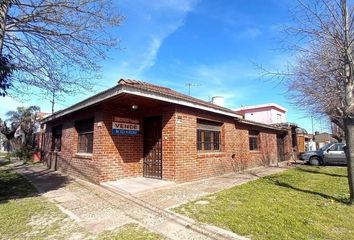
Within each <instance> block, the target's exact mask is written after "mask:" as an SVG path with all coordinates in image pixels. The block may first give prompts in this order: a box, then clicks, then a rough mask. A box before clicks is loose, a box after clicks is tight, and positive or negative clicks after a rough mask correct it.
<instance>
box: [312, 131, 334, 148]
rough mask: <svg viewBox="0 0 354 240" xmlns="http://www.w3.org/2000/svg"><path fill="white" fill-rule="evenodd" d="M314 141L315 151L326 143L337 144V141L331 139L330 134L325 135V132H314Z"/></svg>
mask: <svg viewBox="0 0 354 240" xmlns="http://www.w3.org/2000/svg"><path fill="white" fill-rule="evenodd" d="M314 139H315V142H316V146H317V149H319V148H321V147H322V146H324V145H326V144H327V143H331V142H338V140H337V139H335V138H334V137H332V135H331V134H330V133H326V132H325V133H319V132H315V136H314Z"/></svg>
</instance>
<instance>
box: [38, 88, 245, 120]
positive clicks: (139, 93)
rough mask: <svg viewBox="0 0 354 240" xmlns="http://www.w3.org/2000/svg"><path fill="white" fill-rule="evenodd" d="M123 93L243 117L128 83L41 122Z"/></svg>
mask: <svg viewBox="0 0 354 240" xmlns="http://www.w3.org/2000/svg"><path fill="white" fill-rule="evenodd" d="M123 93H126V94H131V95H135V96H141V97H146V98H150V99H155V100H159V101H164V102H168V103H173V104H178V105H182V106H186V107H191V108H196V109H200V110H204V111H208V112H212V113H217V114H221V115H225V116H229V117H233V118H242V116H241V115H238V114H236V113H232V112H228V111H223V110H220V109H216V108H212V107H208V106H203V105H201V104H197V103H193V102H190V101H186V100H183V99H180V98H177V97H171V96H167V95H164V94H161V93H156V92H153V91H149V90H142V89H137V88H134V87H130V86H127V85H122V86H118V87H114V88H111V89H108V90H107V91H105V92H102V93H100V94H98V95H95V96H93V97H91V98H88V99H86V100H84V101H81V102H79V103H77V104H75V105H73V106H71V107H69V108H66V109H64V110H61V111H59V112H57V113H54V114H52V115H50V116H48V117H46V118H44V119H43V120H42V121H41V123H42V124H43V123H46V122H49V121H52V120H55V119H58V118H60V117H63V116H65V115H68V114H70V113H73V112H76V111H78V110H81V109H84V108H87V107H90V106H92V105H94V104H98V103H100V102H102V101H104V100H108V99H109V98H112V97H115V96H118V95H120V94H123Z"/></svg>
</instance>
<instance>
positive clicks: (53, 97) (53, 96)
mask: <svg viewBox="0 0 354 240" xmlns="http://www.w3.org/2000/svg"><path fill="white" fill-rule="evenodd" d="M50 102H51V103H52V114H53V113H54V105H55V91H53V92H52V100H50Z"/></svg>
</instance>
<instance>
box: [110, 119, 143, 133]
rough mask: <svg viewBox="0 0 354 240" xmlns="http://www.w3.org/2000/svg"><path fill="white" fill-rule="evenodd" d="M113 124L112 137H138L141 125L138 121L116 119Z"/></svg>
mask: <svg viewBox="0 0 354 240" xmlns="http://www.w3.org/2000/svg"><path fill="white" fill-rule="evenodd" d="M113 120H114V121H113V122H112V135H138V134H139V133H140V125H139V121H138V120H134V119H129V118H120V117H114V118H113Z"/></svg>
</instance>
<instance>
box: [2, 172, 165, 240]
mask: <svg viewBox="0 0 354 240" xmlns="http://www.w3.org/2000/svg"><path fill="white" fill-rule="evenodd" d="M70 238H73V239H96V238H97V239H122V240H126V239H127V240H129V239H162V237H161V236H159V235H158V234H155V233H152V232H149V231H148V230H146V229H144V228H142V227H140V226H138V225H137V224H128V225H126V226H123V227H121V228H118V229H117V230H115V231H106V232H104V233H102V234H100V235H98V236H96V235H93V234H91V233H89V232H88V231H87V230H86V229H84V228H82V227H80V226H79V225H78V224H77V223H76V222H74V221H73V220H71V219H70V218H68V216H67V215H66V214H64V213H62V212H61V211H60V210H59V208H58V207H57V206H56V205H55V204H53V203H51V202H49V201H48V200H47V199H46V198H45V197H42V196H40V195H39V194H38V193H37V191H36V189H35V188H34V187H33V186H32V184H31V183H29V182H28V181H27V180H26V179H25V178H23V177H22V176H21V175H19V174H17V173H15V172H13V171H11V170H10V169H7V168H5V166H3V167H0V239H6V240H8V239H70Z"/></svg>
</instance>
